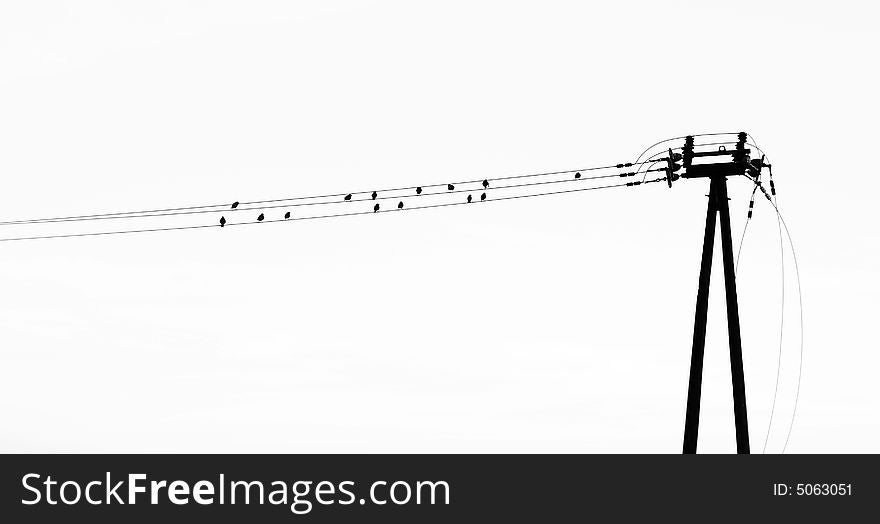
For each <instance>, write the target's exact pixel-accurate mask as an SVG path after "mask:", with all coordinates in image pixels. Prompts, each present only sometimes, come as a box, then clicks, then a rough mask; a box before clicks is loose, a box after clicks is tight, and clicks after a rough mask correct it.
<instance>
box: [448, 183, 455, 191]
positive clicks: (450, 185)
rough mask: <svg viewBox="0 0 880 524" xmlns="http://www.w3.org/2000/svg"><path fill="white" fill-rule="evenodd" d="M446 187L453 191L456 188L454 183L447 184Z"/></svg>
mask: <svg viewBox="0 0 880 524" xmlns="http://www.w3.org/2000/svg"><path fill="white" fill-rule="evenodd" d="M446 189H448V190H450V191H452V190H453V189H455V186H453V185H452V184H447V185H446Z"/></svg>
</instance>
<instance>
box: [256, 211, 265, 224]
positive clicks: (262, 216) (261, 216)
mask: <svg viewBox="0 0 880 524" xmlns="http://www.w3.org/2000/svg"><path fill="white" fill-rule="evenodd" d="M264 218H266V215H264V214H262V213H260V216H258V217H257V222H262V221H263V219H264Z"/></svg>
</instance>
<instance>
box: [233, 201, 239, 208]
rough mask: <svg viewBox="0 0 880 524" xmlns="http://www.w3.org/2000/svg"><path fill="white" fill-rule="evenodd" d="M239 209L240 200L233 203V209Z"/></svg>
mask: <svg viewBox="0 0 880 524" xmlns="http://www.w3.org/2000/svg"><path fill="white" fill-rule="evenodd" d="M237 207H238V200H236V201H235V202H233V203H232V209H235V208H237Z"/></svg>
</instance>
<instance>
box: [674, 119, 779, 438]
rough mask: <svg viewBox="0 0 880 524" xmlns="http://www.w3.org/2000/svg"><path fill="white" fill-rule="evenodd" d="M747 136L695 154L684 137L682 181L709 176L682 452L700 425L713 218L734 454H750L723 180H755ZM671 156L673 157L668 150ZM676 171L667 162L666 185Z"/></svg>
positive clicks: (757, 164)
mask: <svg viewBox="0 0 880 524" xmlns="http://www.w3.org/2000/svg"><path fill="white" fill-rule="evenodd" d="M746 136H747V135H746V133H739V135H738V138H739V140H738V142H737V144H736V149H734V150H726V149H723V148H722V149H719V150H718V151H708V152H699V153H695V152H694V137H692V136H688V137H686V138H685V145H684V148H683V150H682V154H681V157H682V164H683V167H684V168H685V172H684V173H683V174H682V175H681V178H708V179H709V195H708V197H709V204H708V207H707V209H706V230H705V233H704V235H703V256H702V259H701V262H700V279H699V285H698V287H697V307H696V313H695V316H694V340H693V349H692V351H691V368H690V380H689V382H688V396H687V411H686V414H685V424H684V445H683V453H696V452H697V433H698V431H699V425H700V392H701V391H700V390H701V386H702V381H703V350H704V349H705V346H706V314H707V311H708V305H709V279H710V276H711V273H712V253H713V248H714V245H715V220H716V217H719V216H720V219H721V255H722V260H723V263H724V289H725V294H726V298H727V331H728V338H729V342H730V375H731V378H732V381H733V416H734V424H735V426H736V451H737V453H749V423H748V417H747V415H746V385H745V377H744V374H743V357H742V339H741V337H740V325H739V305H738V303H737V296H736V275H735V271H734V261H733V241H732V239H731V233H730V208H729V206H728V200H729V198H728V196H727V177H730V176H738V175H745V176H750V177H754V178H755V179H756V180H757V177H758V176H760V169H761V167H763V166H762V164H763V162H762V161H752V162H751V163H750V162H749V153H750V151H749V150H748V149H746V148H745V145H746ZM725 156H729V157H732V158H731V159H730V160H729V161H721V162H708V163H698V164H695V163H694V160H695V159H698V158H708V159H716V158H718V157H725ZM670 157H672V154H671V151H670ZM675 167H677V166H674V164H673V163H672V162H670V165H669V168H668V174H667V181H668V182H669V183H670V184H671V181H672V180H674V179H675V178H678V177H677V176H674V175H673V173H672V171H673V169H674V168H675Z"/></svg>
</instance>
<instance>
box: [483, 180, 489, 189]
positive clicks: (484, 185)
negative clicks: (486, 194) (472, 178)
mask: <svg viewBox="0 0 880 524" xmlns="http://www.w3.org/2000/svg"><path fill="white" fill-rule="evenodd" d="M487 187H489V181H488V180H483V189H486V188H487Z"/></svg>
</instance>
